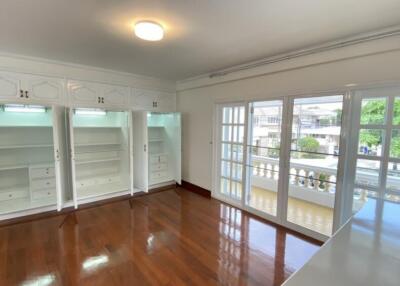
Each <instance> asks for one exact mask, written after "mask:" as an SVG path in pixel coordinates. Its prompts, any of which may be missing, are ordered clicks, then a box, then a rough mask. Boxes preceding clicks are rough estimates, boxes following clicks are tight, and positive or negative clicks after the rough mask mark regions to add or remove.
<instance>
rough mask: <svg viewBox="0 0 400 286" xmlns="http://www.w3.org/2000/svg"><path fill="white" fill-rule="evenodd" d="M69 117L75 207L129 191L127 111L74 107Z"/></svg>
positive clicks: (128, 122)
mask: <svg viewBox="0 0 400 286" xmlns="http://www.w3.org/2000/svg"><path fill="white" fill-rule="evenodd" d="M69 118H70V140H71V142H70V146H71V160H72V162H71V167H72V187H73V194H74V203H75V207H77V206H78V204H79V203H81V202H86V201H88V200H91V201H92V200H96V199H102V198H104V196H105V195H110V194H116V193H126V192H129V193H132V191H133V190H132V179H131V163H130V158H131V156H130V153H131V148H130V142H131V141H130V125H129V124H130V121H129V119H130V115H129V112H124V111H109V110H105V109H88V108H75V109H70V113H69Z"/></svg>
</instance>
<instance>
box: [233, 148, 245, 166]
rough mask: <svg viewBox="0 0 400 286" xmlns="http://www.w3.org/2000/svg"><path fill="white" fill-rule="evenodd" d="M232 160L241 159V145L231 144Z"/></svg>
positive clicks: (238, 160)
mask: <svg viewBox="0 0 400 286" xmlns="http://www.w3.org/2000/svg"><path fill="white" fill-rule="evenodd" d="M232 161H237V162H242V161H243V146H242V145H236V144H232Z"/></svg>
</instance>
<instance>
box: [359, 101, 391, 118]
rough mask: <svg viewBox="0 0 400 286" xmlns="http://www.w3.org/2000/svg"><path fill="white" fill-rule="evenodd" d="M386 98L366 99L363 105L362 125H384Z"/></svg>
mask: <svg viewBox="0 0 400 286" xmlns="http://www.w3.org/2000/svg"><path fill="white" fill-rule="evenodd" d="M385 119H386V98H382V97H381V98H364V99H363V100H362V103H361V118H360V123H361V124H384V123H385Z"/></svg>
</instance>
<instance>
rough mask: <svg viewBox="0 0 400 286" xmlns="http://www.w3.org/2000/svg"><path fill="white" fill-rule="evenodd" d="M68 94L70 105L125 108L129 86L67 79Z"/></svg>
mask: <svg viewBox="0 0 400 286" xmlns="http://www.w3.org/2000/svg"><path fill="white" fill-rule="evenodd" d="M67 85H68V96H69V102H70V105H71V106H74V107H75V106H80V107H82V106H84V107H99V108H106V107H121V108H126V104H127V102H128V99H129V96H130V94H129V93H130V91H129V87H124V86H116V85H109V84H101V83H94V82H86V81H78V80H69V81H68V83H67Z"/></svg>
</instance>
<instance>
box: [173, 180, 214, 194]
mask: <svg viewBox="0 0 400 286" xmlns="http://www.w3.org/2000/svg"><path fill="white" fill-rule="evenodd" d="M180 186H181V187H182V188H184V189H186V190H188V191H190V192H193V193H196V194H198V195H201V196H203V197H206V198H211V191H209V190H207V189H204V188H202V187H199V186H197V185H195V184H192V183H189V182H188V181H183V180H182V184H181V185H180Z"/></svg>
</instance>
